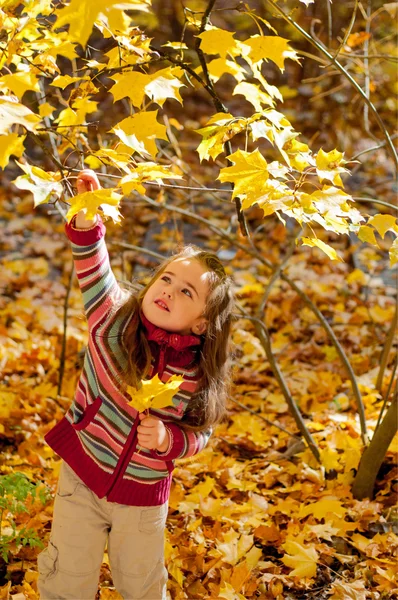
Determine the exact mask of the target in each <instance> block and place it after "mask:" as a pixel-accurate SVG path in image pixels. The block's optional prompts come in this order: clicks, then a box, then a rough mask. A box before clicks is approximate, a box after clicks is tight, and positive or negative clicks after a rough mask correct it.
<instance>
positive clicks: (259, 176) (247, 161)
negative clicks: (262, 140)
mask: <svg viewBox="0 0 398 600" xmlns="http://www.w3.org/2000/svg"><path fill="white" fill-rule="evenodd" d="M228 159H229V160H230V161H231V162H233V166H232V167H225V168H224V169H221V170H220V174H219V176H218V177H217V179H219V180H220V181H221V182H225V181H231V182H232V183H233V184H234V190H233V193H232V199H233V198H235V197H236V196H239V197H240V198H246V197H247V198H248V199H253V201H255V198H258V197H259V196H261V194H262V187H263V185H264V184H265V182H266V181H267V179H268V177H269V173H268V164H267V161H266V160H265V158H264V157H263V156H262V154H260V151H259V150H258V148H256V150H254V152H245V151H244V150H240V149H239V150H237V151H236V152H234V153H233V154H230V155H229V157H228Z"/></svg>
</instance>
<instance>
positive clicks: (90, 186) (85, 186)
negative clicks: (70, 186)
mask: <svg viewBox="0 0 398 600" xmlns="http://www.w3.org/2000/svg"><path fill="white" fill-rule="evenodd" d="M76 187H77V191H78V193H79V194H83V193H84V192H90V191H93V190H98V189H100V187H101V184H100V182H99V181H98V177H97V175H96V173H95V172H94V171H92V170H91V169H83V171H80V173H79V175H78V176H77V182H76Z"/></svg>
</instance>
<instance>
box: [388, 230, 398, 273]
mask: <svg viewBox="0 0 398 600" xmlns="http://www.w3.org/2000/svg"><path fill="white" fill-rule="evenodd" d="M389 255H390V267H393V266H394V265H395V264H397V263H398V237H397V238H395V240H394V241H393V243H392V244H391V247H390V250H389Z"/></svg>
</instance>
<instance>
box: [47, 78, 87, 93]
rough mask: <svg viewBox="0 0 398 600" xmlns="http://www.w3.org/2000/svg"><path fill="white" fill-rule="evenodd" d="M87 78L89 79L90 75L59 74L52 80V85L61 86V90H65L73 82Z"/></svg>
mask: <svg viewBox="0 0 398 600" xmlns="http://www.w3.org/2000/svg"><path fill="white" fill-rule="evenodd" d="M85 79H89V77H71V76H70V75H58V77H55V79H53V80H52V82H51V83H50V85H53V86H54V87H59V88H61V90H64V89H65V88H66V87H67V86H68V85H70V84H71V83H75V82H76V81H83V80H85Z"/></svg>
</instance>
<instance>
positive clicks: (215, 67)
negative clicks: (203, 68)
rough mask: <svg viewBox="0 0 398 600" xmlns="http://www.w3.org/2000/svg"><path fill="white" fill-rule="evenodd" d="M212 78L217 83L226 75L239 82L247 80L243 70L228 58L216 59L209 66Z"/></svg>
mask: <svg viewBox="0 0 398 600" xmlns="http://www.w3.org/2000/svg"><path fill="white" fill-rule="evenodd" d="M207 70H208V71H209V75H210V78H211V79H212V81H213V82H214V83H216V82H217V81H218V80H219V79H220V78H221V77H222V76H223V75H224V74H225V73H228V74H229V75H232V77H235V79H236V80H237V81H242V79H244V78H245V75H244V72H243V70H242V68H241V67H240V66H239V65H238V64H237V63H236V62H234V61H232V60H228V59H227V58H215V59H214V60H211V61H210V62H209V64H208V65H207Z"/></svg>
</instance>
